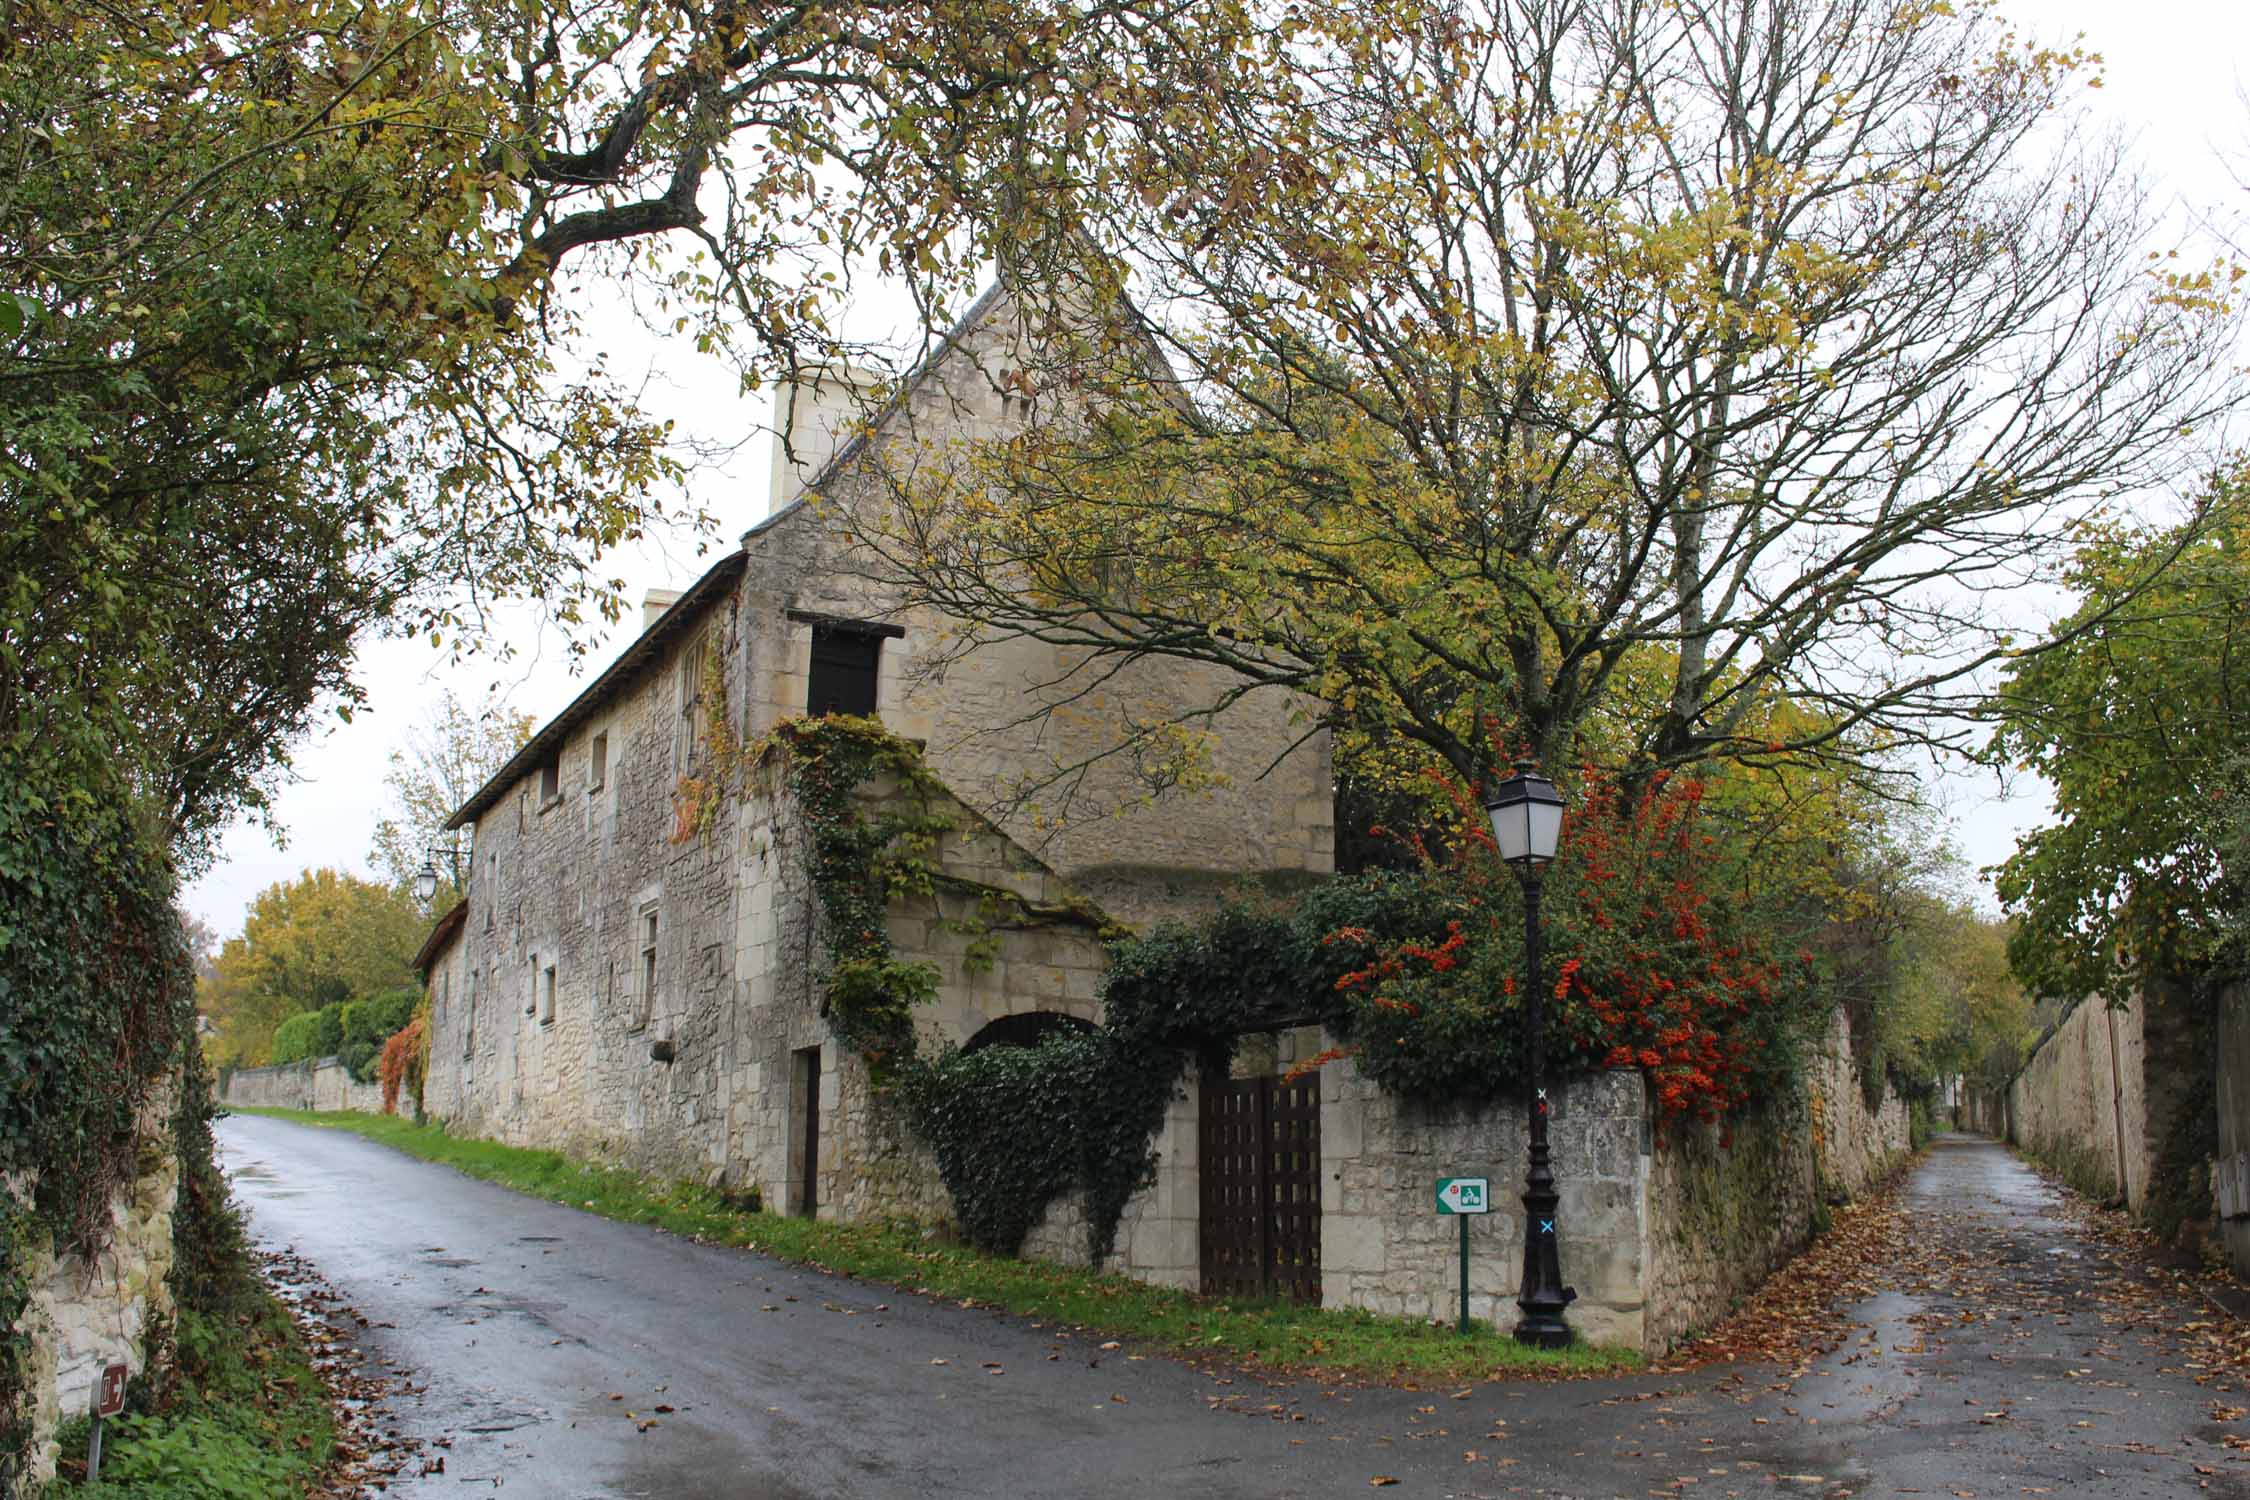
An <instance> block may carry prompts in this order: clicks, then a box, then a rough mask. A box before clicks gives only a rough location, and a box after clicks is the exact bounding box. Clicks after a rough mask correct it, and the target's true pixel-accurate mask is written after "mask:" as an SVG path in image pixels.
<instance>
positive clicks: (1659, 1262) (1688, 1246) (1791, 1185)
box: [1641, 1088, 1904, 1354]
mask: <svg viewBox="0 0 2250 1500" xmlns="http://www.w3.org/2000/svg"><path fill="white" fill-rule="evenodd" d="M1814 1097H1816V1096H1815V1095H1814V1094H1813V1093H1812V1091H1811V1090H1810V1089H1809V1088H1808V1090H1807V1091H1806V1093H1805V1094H1804V1095H1802V1096H1799V1095H1783V1096H1780V1097H1777V1098H1773V1099H1769V1100H1767V1101H1766V1102H1765V1103H1764V1104H1763V1105H1762V1106H1760V1107H1758V1108H1756V1109H1754V1110H1752V1111H1750V1112H1748V1113H1746V1114H1743V1115H1741V1116H1738V1117H1737V1118H1735V1119H1734V1120H1732V1121H1730V1122H1729V1123H1728V1126H1727V1128H1726V1129H1725V1131H1723V1132H1722V1131H1721V1130H1720V1129H1719V1128H1717V1127H1714V1126H1709V1125H1694V1124H1691V1125H1684V1126H1674V1127H1672V1128H1671V1129H1669V1130H1668V1131H1667V1132H1666V1133H1665V1136H1664V1140H1663V1142H1662V1144H1661V1145H1660V1146H1659V1148H1658V1149H1657V1150H1656V1151H1655V1153H1654V1155H1653V1160H1652V1161H1651V1163H1650V1169H1649V1181H1648V1204H1647V1209H1646V1229H1645V1233H1646V1250H1645V1252H1644V1253H1645V1256H1646V1261H1647V1280H1646V1283H1645V1288H1646V1290H1645V1296H1646V1298H1647V1303H1648V1315H1647V1318H1646V1321H1645V1323H1644V1325H1643V1327H1642V1331H1641V1346H1642V1348H1643V1349H1644V1350H1646V1351H1647V1352H1648V1353H1650V1354H1659V1353H1662V1352H1663V1351H1664V1350H1666V1349H1668V1348H1670V1347H1671V1346H1672V1345H1673V1344H1675V1343H1677V1342H1678V1341H1679V1340H1680V1339H1681V1338H1683V1337H1685V1336H1686V1335H1688V1334H1690V1333H1694V1332H1697V1331H1700V1330H1702V1329H1706V1328H1709V1327H1710V1326H1711V1325H1712V1324H1713V1323H1716V1322H1717V1321H1718V1320H1719V1319H1720V1318H1722V1317H1724V1316H1725V1315H1726V1314H1727V1312H1728V1311H1729V1310H1730V1309H1732V1308H1733V1306H1734V1305H1735V1304H1736V1303H1737V1302H1739V1301H1740V1300H1741V1299H1742V1298H1743V1297H1745V1296H1746V1295H1748V1294H1749V1293H1750V1292H1752V1291H1754V1290H1756V1288H1757V1287H1758V1285H1759V1283H1761V1282H1763V1281H1764V1280H1765V1279H1766V1277H1767V1276H1769V1275H1771V1274H1772V1273H1773V1271H1774V1269H1775V1268H1776V1267H1778V1266H1779V1265H1780V1264H1781V1263H1782V1262H1784V1261H1786V1260H1787V1259H1788V1258H1789V1257H1790V1256H1792V1255H1794V1254H1796V1253H1797V1251H1799V1250H1801V1249H1803V1248H1804V1246H1805V1243H1806V1241H1808V1240H1809V1239H1810V1238H1811V1237H1812V1221H1813V1205H1814V1203H1815V1201H1816V1197H1817V1192H1818V1179H1819V1176H1820V1174H1821V1172H1822V1170H1823V1167H1822V1163H1823V1161H1824V1160H1825V1159H1826V1158H1827V1157H1828V1156H1829V1154H1830V1149H1831V1146H1832V1144H1833V1143H1832V1142H1830V1143H1823V1142H1822V1141H1821V1140H1820V1139H1819V1138H1818V1137H1817V1136H1816V1134H1815V1132H1814V1129H1813V1119H1814V1115H1813V1109H1812V1100H1813V1098H1814ZM1866 1119H1867V1117H1866V1116H1865V1115H1862V1116H1860V1117H1859V1123H1860V1124H1861V1125H1862V1126H1864V1123H1865V1121H1866ZM1849 1120H1850V1117H1849V1116H1846V1117H1845V1121H1846V1122H1849ZM1840 1123H1841V1122H1840ZM1845 1128H1846V1129H1849V1128H1851V1125H1850V1124H1849V1123H1845ZM1838 1133H1840V1132H1838V1131H1834V1130H1832V1131H1830V1135H1831V1136H1834V1135H1835V1134H1838ZM1899 1149H1900V1151H1901V1152H1903V1149H1904V1142H1903V1141H1901V1142H1900V1147H1899ZM1852 1155H1853V1156H1855V1157H1858V1156H1860V1153H1859V1152H1858V1150H1857V1148H1856V1145H1855V1146H1854V1149H1853V1151H1852ZM1868 1155H1869V1156H1870V1157H1872V1156H1875V1155H1877V1154H1876V1153H1869V1154H1868ZM1892 1159H1893V1160H1894V1161H1895V1160H1897V1159H1898V1158H1897V1157H1896V1156H1895V1155H1894V1156H1893V1158H1892ZM1868 1185H1870V1184H1869V1182H1867V1181H1863V1182H1862V1183H1861V1184H1860V1187H1861V1188H1863V1189H1864V1188H1865V1187H1867V1186H1868Z"/></svg>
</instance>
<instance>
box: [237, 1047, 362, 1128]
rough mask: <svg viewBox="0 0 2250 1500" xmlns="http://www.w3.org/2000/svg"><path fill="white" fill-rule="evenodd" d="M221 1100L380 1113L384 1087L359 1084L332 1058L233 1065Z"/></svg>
mask: <svg viewBox="0 0 2250 1500" xmlns="http://www.w3.org/2000/svg"><path fill="white" fill-rule="evenodd" d="M223 1101H224V1102H225V1103H228V1104H235V1105H244V1106H248V1107H252V1108H258V1109H303V1110H321V1111H327V1110H339V1109H356V1110H363V1111H365V1112H366V1113H368V1114H375V1115H379V1114H381V1113H382V1112H383V1086H382V1085H381V1084H379V1083H372V1082H370V1083H361V1082H359V1081H357V1080H356V1079H354V1078H353V1077H352V1075H351V1073H350V1072H349V1071H348V1070H347V1069H346V1068H345V1067H344V1065H343V1064H342V1063H341V1062H339V1061H337V1060H336V1059H335V1058H333V1057H318V1058H307V1059H306V1060H305V1061H303V1062H293V1063H277V1064H275V1065H274V1066H272V1067H270V1068H236V1069H234V1070H233V1071H232V1072H230V1073H229V1074H228V1075H227V1078H226V1089H225V1091H224V1094H223Z"/></svg>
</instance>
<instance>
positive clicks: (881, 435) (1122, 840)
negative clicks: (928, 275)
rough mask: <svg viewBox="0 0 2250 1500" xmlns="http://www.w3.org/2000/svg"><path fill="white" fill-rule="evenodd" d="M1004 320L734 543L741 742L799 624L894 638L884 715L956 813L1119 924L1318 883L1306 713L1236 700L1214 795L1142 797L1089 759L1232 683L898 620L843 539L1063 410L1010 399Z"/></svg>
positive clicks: (1124, 761) (1022, 342)
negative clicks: (967, 449)
mask: <svg viewBox="0 0 2250 1500" xmlns="http://www.w3.org/2000/svg"><path fill="white" fill-rule="evenodd" d="M1023 321H1024V320H1023V318H1022V316H1021V314H1020V313H1019V311H1018V310H1017V308H1016V306H1015V304H1014V303H1013V302H1012V300H1011V299H1010V298H1009V297H1008V296H1007V295H1006V294H1004V293H1001V292H998V291H995V293H993V294H991V295H988V296H987V297H986V298H985V299H983V301H982V302H981V303H980V304H979V306H978V308H977V309H976V310H975V311H974V312H972V314H971V315H970V317H969V319H968V320H967V321H966V323H965V325H964V326H963V327H962V328H960V329H958V330H956V331H955V334H954V336H953V338H952V339H951V340H950V341H949V342H948V344H947V345H946V347H945V349H944V350H943V351H942V352H941V353H940V354H939V355H938V357H937V358H935V359H934V360H933V361H931V362H930V363H929V365H928V366H927V367H926V368H925V369H923V370H922V371H921V372H919V374H918V375H917V376H916V377H915V378H914V379H913V380H912V381H911V382H910V383H909V385H908V387H907V389H906V390H905V391H904V392H903V394H902V396H901V399H900V401H899V403H898V404H897V406H896V407H895V408H894V409H893V410H892V411H891V412H889V413H888V414H887V415H886V416H885V417H884V418H883V420H882V421H881V423H880V425H879V426H878V427H877V428H876V430H875V431H874V432H873V433H872V435H871V437H870V439H869V440H868V441H867V442H865V443H862V444H860V445H857V446H856V447H854V448H853V449H851V450H849V451H848V452H847V453H846V455H845V456H844V458H843V460H842V462H841V463H840V464H839V465H838V466H837V468H836V469H835V470H834V471H833V472H831V473H829V474H827V475H826V476H824V477H823V478H822V480H821V482H820V484H819V486H818V488H817V493H815V494H813V495H811V496H809V497H808V498H807V501H806V503H805V504H803V505H800V506H797V507H795V508H790V509H785V510H784V511H782V512H779V513H777V514H776V515H775V516H774V517H773V518H772V519H771V520H769V521H768V522H767V523H765V524H764V525H761V526H759V527H757V528H754V529H753V530H752V531H751V532H750V533H749V534H748V535H747V536H746V537H745V538H744V549H745V553H746V555H747V562H746V571H745V574H744V593H745V598H746V599H747V600H748V601H749V607H748V610H747V612H746V615H745V628H744V649H745V655H746V660H747V662H748V663H749V666H748V679H747V680H748V703H749V706H750V707H749V723H748V728H749V730H750V731H751V732H752V733H753V734H755V733H760V732H763V731H764V730H765V729H766V728H768V727H770V726H771V725H772V724H773V723H775V722H777V721H778V720H780V719H782V718H784V717H787V716H789V715H791V714H797V713H802V712H803V711H804V707H805V701H806V687H807V683H806V674H807V672H808V670H809V662H810V653H811V642H812V631H813V625H814V621H815V620H816V619H819V618H828V619H843V620H856V621H864V622H879V623H881V624H884V625H886V626H889V627H893V628H895V629H896V630H897V631H898V632H900V633H899V634H898V635H897V636H896V637H894V638H892V639H887V640H885V641H884V643H883V647H882V653H881V660H880V671H879V678H878V691H877V710H878V713H879V714H880V715H881V717H882V719H883V721H884V723H885V724H886V725H888V726H889V727H890V729H891V730H892V731H893V732H894V733H897V734H899V735H902V736H905V737H907V738H909V739H914V740H919V741H922V742H924V743H925V746H926V752H925V753H926V756H927V759H928V762H929V765H930V767H931V769H932V770H934V771H935V772H936V773H937V774H938V776H939V777H940V778H941V779H942V780H943V781H944V782H945V783H946V784H947V785H948V786H950V787H951V788H953V790H954V791H955V792H956V793H957V794H959V795H960V796H961V797H962V798H963V799H964V800H965V801H966V802H967V803H969V805H971V806H973V807H975V808H977V809H978V810H979V811H980V812H982V813H984V814H986V815H988V816H989V817H991V818H992V819H993V820H994V822H995V823H996V824H997V825H998V826H999V828H1000V829H1001V830H1002V831H1003V832H1005V833H1006V834H1007V835H1008V836H1009V837H1010V838H1012V839H1013V840H1015V841H1016V842H1017V843H1018V844H1019V845H1021V846H1022V847H1024V848H1025V849H1027V850H1029V851H1031V852H1032V853H1033V854H1035V855H1036V856H1038V857H1039V858H1040V859H1042V860H1043V861H1045V862H1046V863H1047V865H1048V866H1049V867H1050V868H1052V869H1053V870H1055V871H1056V872H1057V873H1059V874H1061V875H1063V876H1065V877H1066V878H1068V879H1070V880H1072V881H1073V882H1075V883H1076V884H1077V886H1078V888H1079V889H1081V890H1083V891H1084V892H1085V893H1086V894H1087V895H1088V896H1090V897H1092V898H1093V899H1094V900H1096V901H1098V902H1099V903H1101V905H1102V906H1103V908H1104V909H1105V910H1107V911H1109V912H1111V913H1112V914H1113V915H1115V916H1117V917H1119V918H1120V919H1122V920H1126V921H1132V922H1142V921H1148V920H1152V919H1154V918H1156V917H1159V916H1162V915H1166V914H1174V913H1180V912H1184V911H1188V910H1192V909H1194V908H1196V907H1199V906H1202V905H1206V904H1208V903H1209V901H1210V900H1211V899H1212V898H1213V896H1214V895H1215V894H1216V893H1217V892H1218V891H1219V890H1221V889H1222V888H1223V887H1224V886H1225V885H1227V884H1229V883H1232V882H1235V881H1239V880H1241V879H1244V878H1246V877H1250V878H1266V879H1280V880H1283V881H1288V880H1302V879H1304V878H1306V877H1307V876H1309V875H1310V876H1317V875H1321V874H1326V873H1328V872H1330V871H1331V870H1333V869H1334V867H1335V854H1334V849H1335V842H1334V821H1335V820H1334V807H1333V799H1332V795H1331V786H1330V775H1329V758H1328V738H1327V735H1326V733H1325V731H1317V730H1312V729H1310V725H1311V723H1312V720H1313V718H1314V717H1315V716H1314V715H1313V714H1312V713H1311V711H1310V710H1311V707H1312V705H1310V704H1309V703H1307V702H1305V701H1303V700H1300V699H1296V698H1293V697H1291V696H1289V695H1286V694H1283V693H1280V692H1276V691H1271V690H1261V691H1259V692H1255V693H1252V694H1251V695H1250V696H1248V697H1246V698H1244V699H1242V700H1241V701H1240V702H1237V703H1234V704H1232V705H1231V706H1229V707H1228V708H1227V709H1226V710H1225V712H1223V713H1221V714H1219V715H1218V716H1217V717H1216V719H1214V720H1213V721H1212V722H1210V724H1209V725H1208V726H1207V731H1208V732H1207V735H1206V743H1205V746H1204V749H1205V750H1206V752H1207V754H1208V766H1207V769H1208V771H1209V772H1210V773H1211V776H1212V779H1213V784H1212V785H1209V786H1206V787H1200V788H1192V789H1182V788H1177V787H1168V786H1165V785H1162V784H1160V783H1161V780H1162V778H1156V779H1155V780H1154V781H1152V779H1150V778H1149V777H1147V776H1144V775H1143V774H1142V772H1143V769H1144V767H1143V760H1144V757H1141V756H1137V755H1134V754H1123V755H1115V756H1110V755H1106V754H1104V752H1105V751H1108V750H1111V749H1113V748H1114V747H1116V746H1119V745H1121V744H1124V743H1126V742H1127V741H1128V740H1129V739H1130V738H1131V737H1132V735H1133V734H1134V732H1135V730H1136V728H1137V727H1139V726H1144V725H1149V724H1156V723H1161V722H1164V721H1165V720H1167V719H1170V718H1171V717H1172V716H1174V715H1175V714H1177V713H1179V712H1180V711H1181V710H1183V709H1208V708H1211V707H1213V706H1215V705H1216V704H1218V703H1219V702H1220V701H1221V700H1222V699H1223V698H1224V697H1225V696H1226V695H1227V694H1228V693H1229V692H1230V690H1239V689H1240V687H1241V682H1240V679H1238V678H1236V677H1234V676H1233V675H1232V674H1229V673H1225V672H1222V671H1219V670H1217V669H1212V668H1204V667H1198V666H1195V665H1193V664H1186V663H1174V662H1145V663H1137V664H1131V665H1128V666H1126V667H1124V668H1123V669H1122V670H1117V671H1112V670H1110V668H1109V667H1108V666H1102V667H1098V668H1095V669H1093V670H1091V671H1086V672H1080V671H1078V670H1077V669H1078V668H1079V667H1080V666H1081V665H1082V663H1081V662H1080V661H1079V660H1078V659H1076V658H1074V657H1072V656H1070V655H1069V654H1068V653H1065V652H1063V651H1061V650H1058V649H1057V648H1055V647H1052V646H1048V645H1046V644H1043V643H1040V642H1035V641H1028V640H996V641H984V642H982V643H979V644H977V646H976V648H975V649H974V650H972V651H964V650H963V649H962V647H963V645H964V637H963V634H962V630H961V627H960V624H959V622H958V621H953V620H949V619H947V618H946V617H944V616H941V615H938V614H936V613H934V612H932V611H928V610H923V609H915V608H908V607H907V606H906V604H905V602H904V594H903V592H902V590H901V589H900V588H898V587H897V586H896V585H895V583H893V582H892V581H891V578H890V573H889V570H888V569H887V567H886V566H885V565H884V563H883V561H882V559H881V558H880V556H879V555H877V554H876V553H873V552H871V551H869V550H868V549H866V548H865V547H863V546H860V545H858V544H856V543H855V541H854V538H853V535H852V533H853V531H854V529H855V528H860V529H862V530H864V531H869V532H879V531H880V528H881V521H880V517H881V516H882V515H884V514H885V513H887V512H888V509H889V507H890V504H891V499H890V497H891V496H892V495H894V494H895V493H896V487H897V486H899V485H903V484H910V483H912V482H913V479H912V477H911V476H912V475H914V474H915V473H916V472H918V471H925V470H927V469H928V468H930V467H931V466H943V465H945V464H947V463H950V462H953V461H955V455H957V453H958V452H959V450H960V449H961V448H962V447H963V446H964V445H971V444H975V443H979V442H983V441H986V440H989V439H993V438H998V437H1003V436H1005V435H1007V434H1010V433H1013V432H1016V431H1020V430H1021V429H1022V428H1023V427H1024V426H1025V425H1026V424H1027V423H1029V422H1032V421H1035V420H1036V421H1042V422H1045V421H1068V420H1070V419H1071V411H1070V410H1069V409H1068V408H1069V407H1070V405H1071V403H1072V402H1073V401H1074V400H1076V399H1077V398H1076V397H1075V396H1074V395H1069V394H1065V393H1063V390H1062V382H1059V381H1058V382H1057V384H1056V388H1055V389H1053V390H1042V391H1038V392H1036V393H1034V394H1031V395H1027V394H1025V392H1026V389H1027V387H1028V386H1030V385H1033V384H1035V383H1036V382H1035V381H1034V379H1033V377H1034V375H1036V374H1037V373H1038V372H1039V370H1040V367H1041V366H1042V364H1044V363H1048V361H1046V360H1044V359H1043V358H1042V356H1041V355H1040V353H1039V351H1038V350H1037V348H1035V347H1034V340H1033V339H1032V338H1031V336H1030V335H1029V334H1028V333H1027V332H1026V330H1025V328H1024V326H1023ZM1049 710H1052V712H1048V711H1049Z"/></svg>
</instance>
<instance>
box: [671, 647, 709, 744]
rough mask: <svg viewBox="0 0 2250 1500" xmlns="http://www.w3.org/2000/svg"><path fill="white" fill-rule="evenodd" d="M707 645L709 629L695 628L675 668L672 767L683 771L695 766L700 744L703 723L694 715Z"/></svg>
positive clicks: (699, 708)
mask: <svg viewBox="0 0 2250 1500" xmlns="http://www.w3.org/2000/svg"><path fill="white" fill-rule="evenodd" d="M710 649H711V632H710V631H708V630H702V631H698V632H696V633H695V634H694V635H693V636H691V637H689V638H688V641H687V644H685V645H684V646H682V647H681V648H680V659H679V663H678V665H677V666H676V667H675V668H674V676H673V682H672V697H673V701H674V704H675V705H676V707H677V708H678V710H679V715H678V719H677V721H676V725H675V728H674V730H673V737H672V767H673V769H674V770H676V771H680V772H683V773H684V772H686V771H688V770H690V769H692V768H693V767H694V765H695V763H696V756H697V752H698V751H699V750H700V748H701V747H702V744H703V726H702V725H701V724H699V723H698V722H697V717H698V715H700V714H701V713H702V711H703V674H704V670H705V666H706V664H707V663H708V662H709V660H710V656H709V652H710Z"/></svg>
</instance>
